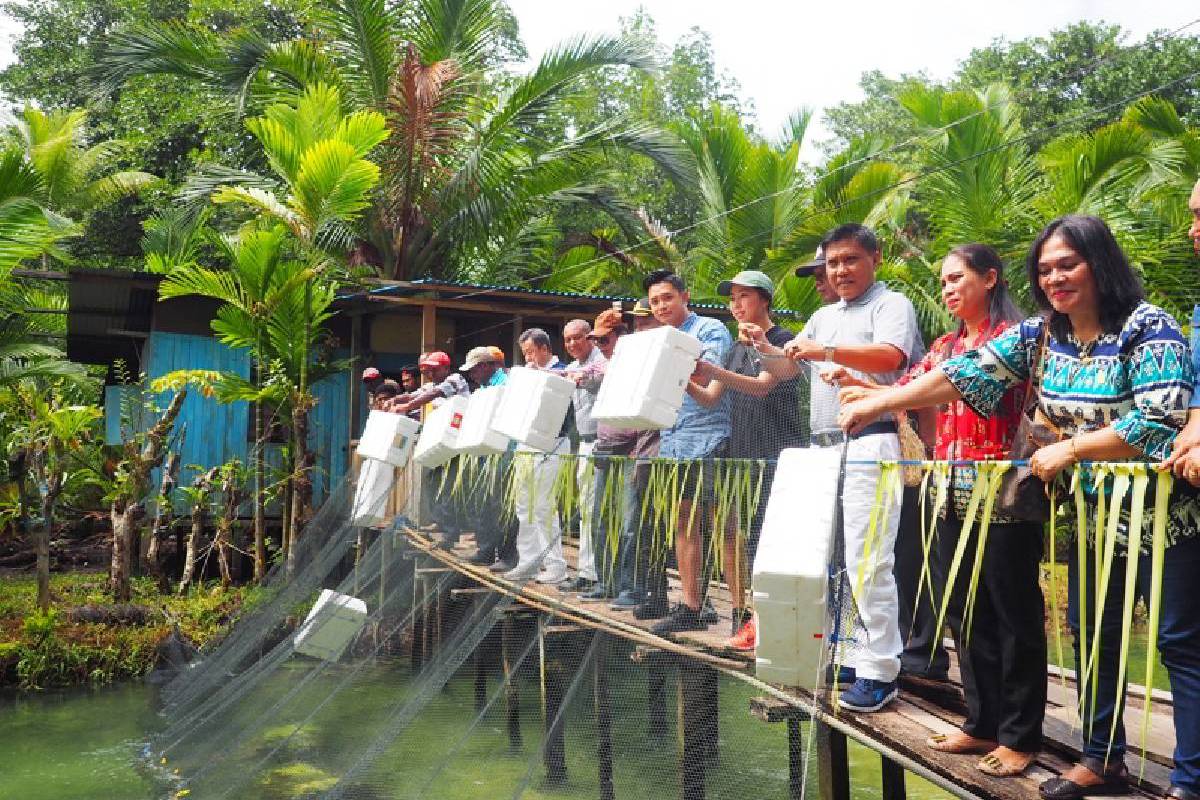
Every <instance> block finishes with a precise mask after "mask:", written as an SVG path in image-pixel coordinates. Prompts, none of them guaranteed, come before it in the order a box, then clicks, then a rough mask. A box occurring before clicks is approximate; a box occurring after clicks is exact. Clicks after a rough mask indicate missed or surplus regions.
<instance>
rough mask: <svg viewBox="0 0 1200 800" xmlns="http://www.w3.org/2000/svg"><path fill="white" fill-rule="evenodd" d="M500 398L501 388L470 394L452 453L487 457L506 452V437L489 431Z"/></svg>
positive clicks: (502, 391)
mask: <svg viewBox="0 0 1200 800" xmlns="http://www.w3.org/2000/svg"><path fill="white" fill-rule="evenodd" d="M503 399H504V387H503V386H488V387H487V388H484V389H478V390H476V391H475V392H472V393H471V397H470V400H469V401H468V402H467V410H466V412H465V413H464V414H463V421H462V427H461V428H460V429H459V431H458V441H457V442H456V443H455V445H454V449H455V450H457V451H458V452H460V453H467V454H468V455H473V456H487V455H491V454H493V453H503V452H505V451H506V450H508V443H509V441H510V440H509V438H508V437H507V436H505V435H504V434H502V433H498V432H496V431H494V430H492V420H493V419H494V418H495V416H496V410H497V409H498V408H500V401H501V400H503Z"/></svg>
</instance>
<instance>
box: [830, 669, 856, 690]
mask: <svg viewBox="0 0 1200 800" xmlns="http://www.w3.org/2000/svg"><path fill="white" fill-rule="evenodd" d="M857 680H858V673H857V672H855V671H854V667H838V672H837V683H836V684H835V685H836V686H837V688H839V689H849V688H850V687H851V686H853V685H854V682H855V681H857Z"/></svg>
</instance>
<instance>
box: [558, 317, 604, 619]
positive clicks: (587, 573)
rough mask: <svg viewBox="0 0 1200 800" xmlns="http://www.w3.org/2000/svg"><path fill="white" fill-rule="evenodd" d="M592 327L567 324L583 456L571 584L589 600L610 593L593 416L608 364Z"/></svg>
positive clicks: (570, 374) (573, 402) (565, 333)
mask: <svg viewBox="0 0 1200 800" xmlns="http://www.w3.org/2000/svg"><path fill="white" fill-rule="evenodd" d="M591 332H592V326H591V325H589V324H588V322H587V320H583V319H573V320H571V321H570V322H568V323H567V324H566V325H564V326H563V347H564V348H565V349H566V351H567V354H568V355H570V356H571V358H573V359H574V361H572V362H571V363H570V364H567V371H566V373H565V374H566V377H568V378H570V379H572V380H574V381H575V393H574V396H573V397H572V399H571V406H572V408H573V409H574V411H575V429H576V430H577V431H578V432H579V449H578V450H577V451H576V455H578V456H579V459H578V461H577V463H576V468H575V480H576V482H577V483H578V484H579V575H578V576H577V577H576V579H575V581H574V582H572V583H571V584H570V585H569V588H570V589H571V590H572V591H577V592H580V599H581V600H585V601H589V602H590V601H597V600H603V599H605V598H606V597H608V593H607V591H606V590H605V588H604V587H603V586H601V585H600V582H599V580H600V573H599V572H598V570H597V566H598V565H597V564H596V555H595V553H596V551H595V548H594V545H595V542H593V540H592V536H593V531H592V528H593V526H592V505H593V504H594V502H595V498H596V479H595V478H596V475H595V468H594V466H593V464H592V463H591V455H592V451H593V450H594V449H595V447H596V421H595V420H594V419H592V406H593V405H595V403H596V395H597V394H599V392H600V382H601V380H603V378H604V373H603V372H602V371H601V370H600V369H597V367H598V366H599V365H602V364H604V362H605V358H604V354H603V353H601V352H600V348H598V347H596V345H594V344H593V343H592V340H591V339H590V338H589V335H590V334H591Z"/></svg>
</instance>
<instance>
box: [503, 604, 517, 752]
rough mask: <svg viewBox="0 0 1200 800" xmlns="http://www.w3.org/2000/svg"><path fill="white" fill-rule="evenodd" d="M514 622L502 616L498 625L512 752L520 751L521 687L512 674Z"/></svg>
mask: <svg viewBox="0 0 1200 800" xmlns="http://www.w3.org/2000/svg"><path fill="white" fill-rule="evenodd" d="M515 627H516V621H515V620H514V619H513V615H512V614H511V613H507V614H505V615H504V618H503V620H502V621H501V623H500V653H501V660H502V662H503V665H504V685H505V690H504V693H505V700H506V701H507V718H508V745H509V747H511V748H512V749H513V750H520V749H521V687H520V686H518V685H517V676H516V675H515V674H514V673H513V668H514V665H515V664H516V647H517V642H516V635H517V634H516V631H515V630H514V628H515Z"/></svg>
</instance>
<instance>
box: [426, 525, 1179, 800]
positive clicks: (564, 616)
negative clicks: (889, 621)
mask: <svg viewBox="0 0 1200 800" xmlns="http://www.w3.org/2000/svg"><path fill="white" fill-rule="evenodd" d="M404 533H405V535H406V536H407V538H408V540H409V541H410V543H411V544H412V546H413V547H414V548H415V549H417V550H419V551H422V552H423V553H424V554H425V555H426V556H428V557H429V558H431V559H434V560H436V561H439V562H441V563H442V564H443V565H445V566H448V567H451V568H453V569H454V570H456V571H458V572H459V573H461V574H462V575H465V576H467V577H468V578H471V579H472V580H474V581H476V582H477V583H480V584H482V585H483V586H486V587H488V588H489V589H491V590H493V591H498V592H501V593H504V594H509V595H510V596H512V597H513V598H514V599H516V600H518V601H519V602H521V603H524V604H526V605H527V606H530V607H531V608H533V609H535V610H538V611H542V612H544V613H549V614H552V615H554V616H555V617H558V618H559V619H560V620H561V621H564V622H566V623H575V624H578V625H582V626H584V627H588V628H592V629H596V630H604V631H607V632H609V633H612V634H614V635H617V636H622V637H624V638H626V639H628V640H631V641H634V642H636V643H637V644H638V645H639V649H640V650H643V651H647V652H654V651H663V652H667V653H674V654H676V655H685V656H688V657H691V658H694V659H697V660H700V661H704V662H707V663H709V664H710V665H712V666H715V667H718V668H720V669H722V670H725V671H732V672H740V673H745V674H748V675H753V674H754V656H753V653H745V652H739V651H736V650H733V649H731V648H729V647H727V646H726V644H725V640H726V639H727V638H728V637H729V631H730V625H731V622H730V619H731V603H730V598H729V593H728V590H727V589H726V588H725V587H724V586H723V585H720V584H715V583H714V585H713V588H712V590H711V591H710V596H711V598H712V601H713V605H714V607H715V608H716V610H717V614H718V616H719V617H720V620H719V621H718V622H716V623H714V624H712V625H710V626H709V627H708V629H707V630H705V631H698V632H687V633H681V634H678V635H675V636H671V637H668V638H662V637H657V636H655V635H654V634H651V633H650V630H649V629H650V628H651V626H652V625H653V624H654V621H653V620H649V621H641V620H637V619H634V617H633V614H632V613H630V612H628V611H618V610H613V609H610V608H609V606H608V603H580V602H578V601H577V599H576V597H575V596H574V595H572V594H570V593H567V592H563V591H562V590H560V589H558V588H557V587H556V586H547V585H542V584H536V583H532V582H530V583H528V584H525V585H517V584H513V583H511V582H509V581H506V580H505V579H504V578H502V577H500V576H499V575H497V574H496V573H492V572H490V571H489V570H487V569H486V568H485V567H478V566H474V565H471V564H469V563H467V560H466V559H467V557H468V556H469V555H470V554H472V553H473V552H474V550H475V547H474V543H473V541H472V539H471V535H470V534H465V535H464V536H463V539H462V541H461V542H460V543H459V545H458V546H457V547H456V548H455V549H454V550H450V551H446V550H440V549H438V548H436V547H434V546H433V541H432V540H431V539H430V538H429V532H427V531H417V530H405V531H404ZM564 556H565V557H566V559H567V562H568V564H570V565H571V566H572V567H573V566H574V564H575V563H576V560H577V549H576V547H575V546H574V544H573V543H570V542H569V541H568V543H567V544H565V545H564ZM669 577H670V580H669V583H670V593H671V596H672V600H674V598H675V596H676V595H677V592H678V579H677V576H676V575H670V576H669ZM951 661H952V663H951V669H950V680H949V682H948V683H943V684H933V683H930V682H926V681H915V680H908V679H904V678H902V680H901V694H900V698H899V699H898V700H897V701H896V702H895V703H893V704H891V705H890V706H889V707H888V708H887V709H886V710H884V711H882V712H877V713H874V714H851V713H847V712H842V713H841V714H838V715H837V719H838V720H839V721H840V722H841V723H843V724H844V725H845V726H846V727H847V728H848V729H849V731H850V732H851V734H852V736H853V738H855V739H856V740H858V741H860V742H861V743H863V744H865V745H866V746H868V747H873V748H874V749H881V748H880V746H881V745H882V746H883V748H886V749H891V750H892V751H894V752H896V753H900V754H903V755H904V756H905V757H907V758H909V759H911V760H912V761H914V762H916V763H919V764H920V765H921V766H922V767H924V768H925V769H927V770H929V771H931V772H932V773H935V774H936V775H938V776H941V777H942V778H943V779H945V780H946V781H949V782H950V783H952V784H953V785H954V786H956V787H958V791H957V792H956V794H958V795H959V796H963V797H966V796H970V797H978V798H989V799H990V798H995V799H996V800H1018V799H1022V800H1025V799H1028V798H1037V797H1038V792H1037V787H1038V784H1040V783H1041V782H1042V781H1044V780H1046V779H1047V778H1050V777H1053V776H1054V775H1057V774H1059V773H1061V772H1063V771H1065V770H1066V769H1067V768H1069V767H1070V765H1071V764H1072V763H1073V761H1074V760H1075V759H1076V758H1077V757H1078V755H1079V732H1078V723H1077V721H1075V720H1074V719H1073V716H1074V703H1075V687H1074V676H1073V675H1072V674H1070V672H1069V671H1067V670H1058V669H1056V668H1050V669H1049V672H1050V684H1049V697H1048V702H1047V708H1046V721H1045V724H1044V727H1043V736H1044V749H1043V752H1042V753H1041V754H1040V755H1039V757H1038V759H1037V763H1036V765H1035V766H1034V767H1033V768H1031V769H1030V770H1029V771H1028V772H1027V773H1026V774H1025V775H1024V776H1022V777H1019V778H1010V779H1003V780H997V779H994V778H990V777H989V776H987V775H985V774H984V773H982V772H980V771H979V770H978V769H976V768H975V763H976V762H977V761H978V756H956V755H950V754H945V753H939V752H937V751H935V750H932V749H931V748H928V747H926V746H925V745H924V742H925V741H926V740H927V739H928V738H929V737H930V736H932V735H934V734H937V733H949V732H952V731H954V730H957V729H958V727H959V726H960V725H961V724H962V721H963V719H964V714H965V710H966V709H965V706H964V705H963V700H962V691H961V683H960V679H959V672H958V666H957V660H956V658H955V654H954V653H953V650H951ZM1064 675H1065V676H1066V677H1063V676H1064ZM773 689H774V690H775V693H774V695H773V696H771V697H766V698H760V701H761V702H760V703H759V704H758V706H757V707H753V708H751V709H749V710H750V711H751V712H752V713H754V714H755V715H756V716H758V717H760V718H762V719H764V720H769V721H777V720H782V719H786V718H788V713H787V712H786V710H784V709H785V707H786V705H787V702H788V700H787V699H784V698H792V699H793V701H794V703H795V705H796V706H799V707H803V708H807V707H809V706H810V704H812V703H813V702H814V699H813V698H812V696H811V695H810V694H809V693H808V692H806V691H804V690H802V689H798V688H795V687H785V686H776V687H773ZM1144 697H1145V690H1144V689H1143V688H1142V687H1137V686H1131V687H1130V692H1129V699H1128V703H1127V706H1128V708H1127V712H1126V720H1125V724H1126V734H1127V739H1128V741H1129V751H1130V752H1129V753H1128V754H1127V756H1126V763H1127V765H1128V767H1129V770H1130V772H1131V774H1132V775H1133V776H1134V777H1135V779H1136V778H1137V777H1138V776H1139V774H1140V775H1141V777H1140V779H1138V780H1137V786H1136V789H1135V793H1134V794H1133V795H1131V796H1134V797H1137V796H1139V795H1140V796H1142V797H1162V796H1164V795H1165V793H1166V791H1167V789H1168V788H1169V787H1170V779H1169V773H1170V764H1171V753H1172V750H1173V747H1174V733H1173V727H1172V721H1171V713H1172V706H1171V699H1170V694H1169V693H1165V692H1160V691H1157V690H1156V691H1154V692H1153V693H1152V697H1153V702H1152V707H1151V721H1150V733H1149V735H1148V737H1147V742H1146V749H1147V752H1146V753H1145V756H1146V757H1145V762H1144V763H1143V759H1142V755H1143V754H1142V752H1141V749H1140V747H1139V745H1140V742H1141V732H1140V726H1141V720H1142V708H1143V703H1144ZM754 705H755V704H752V706H754ZM817 707H818V708H820V709H822V710H824V711H825V713H826V714H829V715H832V714H834V710H833V709H832V708H830V707H828V706H827V705H825V704H823V703H821V702H820V701H817ZM853 733H857V735H853Z"/></svg>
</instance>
